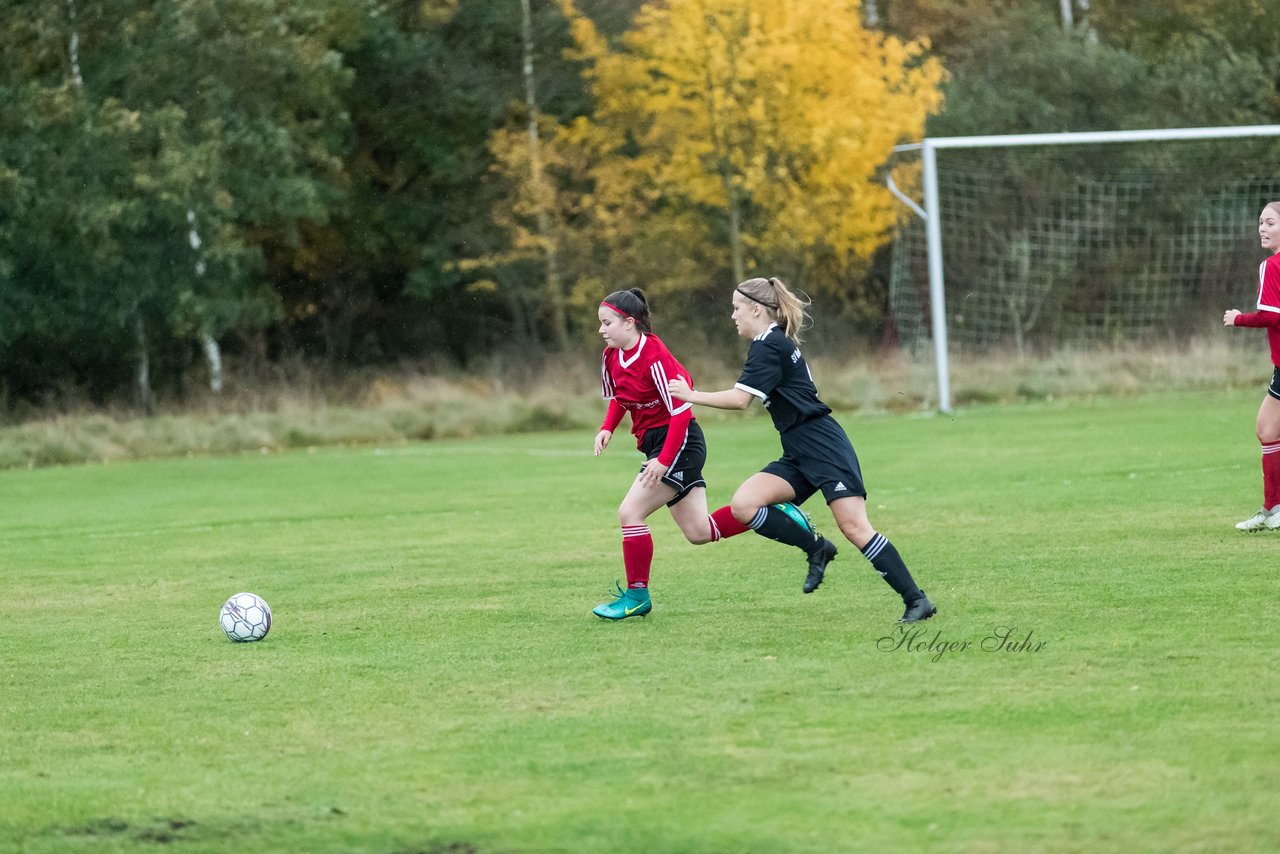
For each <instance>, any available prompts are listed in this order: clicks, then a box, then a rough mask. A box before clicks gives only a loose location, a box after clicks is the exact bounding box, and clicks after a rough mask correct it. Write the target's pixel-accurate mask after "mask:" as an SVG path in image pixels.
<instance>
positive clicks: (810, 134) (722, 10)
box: [559, 0, 943, 284]
mask: <svg viewBox="0 0 1280 854" xmlns="http://www.w3.org/2000/svg"><path fill="white" fill-rule="evenodd" d="M561 7H562V9H563V10H564V12H565V14H566V16H567V17H568V18H569V19H570V21H571V26H572V31H573V35H574V39H575V44H576V45H577V57H576V58H578V59H580V60H585V61H586V62H587V69H588V71H587V73H588V75H589V83H590V87H591V91H592V93H593V95H594V97H595V99H596V108H595V111H594V114H593V115H592V116H591V117H590V119H589V120H582V121H580V122H578V123H577V124H576V125H574V126H572V127H569V128H565V129H563V130H562V133H561V135H560V139H559V144H561V145H572V146H578V147H579V148H581V149H583V150H586V151H590V152H591V157H590V158H589V159H590V160H591V162H592V164H593V165H592V177H593V179H594V182H593V189H592V194H591V198H590V199H589V200H588V203H587V204H586V205H584V207H585V208H588V209H591V210H593V211H594V213H595V216H596V217H597V221H608V220H610V218H611V215H610V211H616V210H633V209H634V207H635V205H636V202H637V201H645V200H647V202H648V204H647V208H648V210H647V214H648V217H649V220H650V221H649V222H648V223H647V224H646V225H644V226H643V227H642V226H641V225H640V224H639V223H635V222H631V223H630V225H629V229H630V231H629V233H630V234H631V235H632V236H633V237H634V236H635V234H636V233H637V232H638V231H641V230H643V231H645V232H647V233H649V234H652V233H655V232H656V233H667V234H670V228H671V225H672V223H673V222H675V221H679V222H681V223H682V229H683V230H684V231H685V234H686V237H688V238H690V239H691V240H702V239H705V240H709V241H711V242H712V243H713V244H714V245H718V246H719V247H720V250H719V251H720V253H721V257H722V258H723V259H724V261H725V262H726V263H725V264H723V265H722V269H724V268H728V269H731V270H732V273H733V275H734V277H735V278H737V279H741V278H744V277H745V275H746V272H747V268H748V266H752V265H756V264H758V263H760V262H762V261H765V260H768V261H773V262H776V261H777V260H778V259H783V258H785V259H788V261H789V262H790V263H791V264H792V265H793V266H794V267H804V266H806V265H809V266H812V264H813V262H814V260H815V259H820V258H821V259H826V264H827V266H831V265H834V266H836V267H840V266H847V265H849V264H856V263H857V262H859V261H865V259H866V258H868V257H869V256H870V254H871V253H872V252H873V251H874V250H875V249H876V247H878V246H879V245H881V244H882V243H883V242H884V240H885V239H886V236H887V234H888V231H889V229H890V226H891V225H892V222H893V219H894V216H895V212H894V211H895V208H894V202H893V199H892V197H891V196H890V195H889V194H888V192H887V191H886V189H885V188H884V186H883V185H882V184H881V183H880V182H879V181H878V180H877V173H878V170H880V169H881V168H882V166H883V164H884V163H885V161H886V160H887V159H888V157H889V155H890V151H891V149H892V147H893V146H894V145H895V144H897V143H899V142H901V141H903V140H914V139H918V138H919V137H920V136H921V135H922V131H923V127H924V122H925V117H926V116H927V115H929V114H930V113H931V112H933V111H935V110H937V109H938V107H939V105H940V103H941V94H940V91H939V86H940V84H941V82H942V79H943V70H942V68H941V66H940V65H939V64H938V62H937V61H936V60H933V59H931V58H929V57H928V56H927V55H926V54H925V47H924V45H923V44H921V43H919V42H903V41H900V40H898V39H895V38H893V37H891V36H886V35H884V34H881V33H877V32H874V31H869V30H867V29H866V28H864V26H863V24H862V15H861V13H860V4H859V3H858V2H856V0H753V2H751V3H743V2H741V0H682V2H679V3H652V4H648V5H645V6H644V7H642V9H641V11H640V12H639V13H638V15H637V17H636V19H635V21H634V23H633V26H632V28H631V29H630V30H629V31H628V32H627V33H626V34H625V35H624V37H623V38H622V39H621V40H620V42H619V43H618V44H616V45H609V44H607V43H606V41H605V40H604V39H603V38H602V37H601V36H600V35H599V33H598V32H597V31H596V29H595V27H594V26H593V25H592V23H591V21H590V20H589V19H588V18H586V17H585V16H584V15H582V14H581V13H579V12H578V10H577V9H576V8H575V7H574V5H573V2H572V0H561ZM655 219H660V220H663V221H665V223H666V224H665V225H664V226H657V227H655V225H656V223H655V222H654V221H653V220H655ZM613 225H614V226H615V227H616V226H618V225H619V223H618V222H616V221H615V222H614V223H613ZM667 246H668V250H669V251H670V249H671V248H672V247H671V246H670V244H667ZM668 257H670V256H669V255H668ZM791 272H792V274H794V272H795V271H794V270H793V271H791ZM651 284H652V282H651Z"/></svg>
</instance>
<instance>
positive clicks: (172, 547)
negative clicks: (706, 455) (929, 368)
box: [0, 391, 1280, 854]
mask: <svg viewBox="0 0 1280 854" xmlns="http://www.w3.org/2000/svg"><path fill="white" fill-rule="evenodd" d="M1256 407H1257V394H1256V391H1250V392H1247V393H1246V392H1227V393H1220V394H1206V393H1195V394H1166V395H1159V396H1151V397H1143V398H1130V399H1124V400H1097V401H1073V402H1063V403H1044V404H1032V405H1024V406H1013V407H986V408H975V409H970V410H964V411H961V412H960V413H959V414H957V415H955V416H954V417H951V416H934V417H927V416H918V415H917V416H879V417H846V418H843V419H842V420H843V421H844V422H845V424H846V426H847V427H848V428H849V430H850V432H851V434H852V435H853V437H854V441H855V444H856V446H857V447H858V449H859V452H860V454H861V455H862V458H863V465H864V471H865V474H866V476H867V479H868V482H869V485H870V488H871V500H870V507H871V518H872V521H873V522H874V523H875V524H876V525H877V527H878V528H879V529H880V530H882V531H883V532H885V533H886V534H887V535H888V536H889V537H891V538H892V539H893V541H894V542H895V544H896V545H897V546H898V547H899V549H900V550H901V552H902V553H903V555H904V556H905V558H906V559H907V561H908V563H909V564H910V565H911V567H912V569H913V571H914V572H915V573H916V576H917V578H918V580H919V581H920V582H921V584H922V586H924V587H925V589H926V590H928V592H929V594H930V596H931V597H932V598H933V599H934V600H935V601H936V602H937V603H938V605H939V607H940V609H941V614H940V616H939V618H938V619H936V620H934V621H932V622H930V623H927V624H924V625H925V626H926V629H925V631H924V632H923V633H922V634H921V635H919V636H918V637H916V638H915V641H914V642H913V643H912V644H911V645H913V646H914V647H915V648H914V649H913V650H908V649H906V648H905V646H906V645H903V646H899V647H898V648H896V649H895V648H889V647H893V645H894V643H895V628H894V625H893V620H894V619H895V618H896V617H897V616H898V614H899V613H900V611H901V606H900V604H899V603H898V602H897V601H896V598H895V597H894V596H893V594H892V593H891V592H890V591H889V589H888V588H887V587H886V586H885V585H884V584H883V583H882V582H881V581H880V580H879V579H878V578H877V577H876V576H875V574H874V573H873V572H871V571H870V569H869V568H868V566H867V564H866V563H865V561H864V560H863V559H862V558H861V557H860V556H859V555H858V554H857V553H856V551H855V550H854V549H853V547H852V546H849V545H846V546H845V547H844V548H842V550H841V555H840V557H839V558H838V559H837V560H836V562H835V563H834V564H833V565H832V569H831V570H830V571H829V573H828V580H827V583H826V584H824V585H823V587H822V589H821V590H819V591H818V592H817V593H815V594H814V595H812V596H803V595H802V594H801V593H800V590H799V588H800V583H801V581H802V579H803V575H804V571H803V566H802V561H801V560H800V559H799V558H798V556H797V555H795V554H793V553H791V552H789V551H788V550H786V549H785V548H783V547H781V546H778V545H777V544H774V543H771V542H768V541H765V540H763V539H761V538H759V537H756V536H754V535H750V534H748V535H744V536H742V537H739V538H737V539H735V540H731V541H729V542H725V543H719V544H715V545H709V546H703V547H696V548H695V547H693V546H691V545H689V544H687V543H685V542H684V541H683V540H682V539H681V538H680V536H679V533H678V531H677V530H676V529H675V526H674V524H673V523H672V522H671V520H670V519H669V518H667V517H666V514H665V513H660V514H656V515H655V516H654V517H653V518H652V519H651V520H650V521H651V524H652V526H653V528H654V536H655V540H656V560H655V566H654V572H653V595H654V601H655V610H654V614H653V616H651V617H649V618H648V619H645V620H635V621H628V622H625V623H621V624H605V623H601V622H600V621H598V620H596V619H595V618H594V617H592V616H591V615H590V609H591V607H593V606H594V605H595V604H597V603H598V602H600V601H603V599H604V598H605V592H606V590H607V588H608V587H609V586H610V585H611V583H612V581H613V579H614V578H615V577H618V576H620V574H621V565H620V558H619V548H618V542H619V537H618V533H617V520H616V515H615V508H616V505H617V503H618V501H619V500H620V498H621V496H622V494H623V492H624V490H625V486H626V484H627V482H628V481H629V479H630V477H631V475H632V473H633V472H634V470H635V466H636V463H637V459H636V456H635V455H634V454H633V453H631V452H630V451H629V448H628V445H627V443H626V442H625V441H623V440H622V439H623V437H621V436H620V437H619V440H620V441H619V442H617V443H615V446H614V447H613V448H611V449H610V451H609V452H608V453H607V454H606V455H605V456H604V457H602V458H600V459H593V458H592V457H591V455H590V444H591V431H586V432H583V433H580V434H578V433H560V434H529V435H524V436H514V437H512V436H507V437H493V438H482V439H473V440H469V441H440V442H435V443H425V444H413V445H399V446H396V447H392V448H388V449H385V450H382V451H378V450H376V449H373V448H360V449H329V450H320V451H314V452H305V451H296V452H289V453H279V454H266V455H263V454H246V455H242V456H234V457H213V458H186V459H170V460H156V461H149V462H129V463H118V464H111V465H90V466H84V467H52V468H44V469H36V470H33V471H25V470H11V471H7V472H0V578H3V581H4V593H5V601H6V607H5V609H4V612H3V616H0V668H2V669H0V850H3V851H19V852H78V851H93V852H101V851H138V850H155V849H156V846H164V847H165V848H166V849H167V850H172V851H228V852H231V851H254V850H257V851H306V852H325V851H334V852H340V851H372V852H437V854H444V852H449V854H465V853H466V852H477V854H480V853H481V852H484V853H485V854H487V852H559V851H565V852H595V851H646V852H649V851H652V852H691V854H692V852H698V853H699V854H701V853H702V852H725V854H730V852H834V851H870V852H877V851H886V850H907V851H913V850H914V851H941V852H989V851H1000V852H1002V851H1010V852H1012V851H1017V852H1022V851H1081V852H1085V851H1089V852H1092V851H1099V850H1108V851H1121V850H1123V851H1173V850H1203V851H1224V852H1226V851H1229V852H1242V851H1272V850H1276V849H1277V848H1278V847H1280V824H1278V822H1277V818H1276V816H1278V815H1280V739H1277V737H1276V725H1277V714H1276V708H1277V705H1278V703H1280V687H1277V682H1276V679H1275V664H1274V661H1275V650H1276V648H1277V646H1280V628H1278V627H1277V616H1280V573H1278V572H1277V570H1276V566H1277V560H1276V555H1277V552H1278V550H1280V534H1275V535H1267V534H1259V535H1252V536H1245V535H1239V534H1237V533H1236V532H1235V531H1234V530H1233V529H1232V527H1231V526H1232V523H1233V522H1235V521H1236V520H1238V519H1239V518H1243V516H1244V515H1247V513H1248V512H1250V511H1252V510H1253V508H1254V507H1255V506H1256V505H1257V504H1258V503H1259V497H1260V484H1259V480H1260V475H1259V466H1258V462H1257V460H1258V450H1257V445H1256V441H1255V440H1254V439H1253V436H1252V423H1253V415H1254V412H1255V411H1256ZM707 433H708V440H709V443H710V446H711V453H712V459H711V462H710V465H709V467H708V470H707V475H708V479H709V481H710V483H711V489H710V498H711V500H712V502H713V506H715V505H716V504H718V503H721V502H723V501H724V500H726V499H727V498H728V496H729V494H730V493H731V491H732V489H733V487H734V486H736V484H737V483H738V482H739V481H740V480H741V479H742V478H743V477H745V476H746V475H747V474H749V473H750V472H752V471H754V470H755V469H756V468H758V467H759V466H760V465H762V464H763V463H765V462H766V461H768V460H769V459H771V458H772V457H773V455H774V454H775V453H776V441H777V440H776V436H775V435H774V434H773V432H772V430H771V428H770V427H769V425H768V422H767V421H765V420H764V419H762V418H759V417H756V418H750V417H740V418H738V419H708V421H707ZM810 509H811V510H814V511H815V517H816V519H817V521H818V522H819V525H820V527H824V528H826V529H828V530H830V528H831V524H830V517H829V515H828V514H827V513H826V511H825V509H824V508H822V507H821V505H818V506H816V507H811V508H810ZM242 589H247V590H253V591H254V592H257V593H259V594H260V595H262V596H263V597H264V598H266V600H267V601H268V602H270V603H271V605H272V607H273V609H274V612H275V625H274V627H273V629H272V632H271V634H270V636H269V637H268V638H267V639H266V640H265V641H264V642H262V643H258V644H244V645H234V644H231V643H229V642H228V641H226V640H225V639H224V638H223V637H222V635H221V633H220V631H219V630H218V628H217V626H216V616H217V610H218V606H219V605H220V604H221V603H222V601H223V599H225V598H226V597H227V596H229V595H231V594H232V593H235V592H238V591H239V590H242ZM1001 626H1004V627H1011V628H1014V629H1016V633H1015V635H1014V638H1013V639H1014V640H1015V641H1024V640H1029V642H1030V647H1029V648H1027V649H1023V650H1019V651H1009V650H1002V651H992V650H984V649H982V643H983V640H984V639H985V638H987V637H988V636H990V635H992V633H993V632H994V631H996V629H997V627H1001ZM886 638H887V639H888V640H885V639H886ZM928 641H933V651H930V650H929V649H921V647H922V646H925V645H926V643H927V642H928ZM965 642H968V643H969V645H970V646H969V648H968V649H951V650H950V651H948V652H945V653H943V654H942V655H941V656H938V655H937V652H936V651H937V650H938V649H939V644H942V643H951V644H955V645H957V646H958V645H960V644H963V643H965ZM1035 644H1040V645H1041V646H1040V647H1039V648H1038V649H1036V648H1035V647H1034V645H1035ZM935 659H936V660H935Z"/></svg>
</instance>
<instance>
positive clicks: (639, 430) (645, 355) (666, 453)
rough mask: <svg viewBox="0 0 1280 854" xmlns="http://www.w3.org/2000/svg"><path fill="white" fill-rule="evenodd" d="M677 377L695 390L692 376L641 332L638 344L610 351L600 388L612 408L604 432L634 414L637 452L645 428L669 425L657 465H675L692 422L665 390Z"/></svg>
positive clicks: (658, 342)
mask: <svg viewBox="0 0 1280 854" xmlns="http://www.w3.org/2000/svg"><path fill="white" fill-rule="evenodd" d="M676 377H683V378H684V380H685V382H687V383H689V387H690V388H692V387H693V378H692V377H690V376H689V372H688V371H686V370H685V369H684V366H683V365H681V364H680V363H679V362H677V361H676V357H675V356H673V355H671V351H670V350H668V349H667V345H666V344H663V343H662V341H661V340H659V338H658V336H656V335H647V334H643V333H642V334H641V335H640V342H639V343H638V344H636V346H635V348H634V349H632V350H630V351H627V352H623V351H622V350H619V349H618V348H617V347H606V348H605V350H604V355H603V357H602V358H601V361H600V385H601V393H602V394H603V395H604V399H605V400H608V401H610V405H609V414H608V415H607V416H606V417H605V423H604V424H603V425H602V426H603V429H606V430H612V429H613V428H614V427H617V426H618V422H619V421H621V420H622V413H623V411H626V412H630V413H631V432H632V434H633V435H634V436H635V437H636V447H637V448H639V447H640V442H641V440H642V439H643V438H644V434H645V432H646V431H647V430H652V429H654V428H655V427H666V426H668V425H669V426H670V430H669V431H668V432H667V438H666V441H665V442H663V445H662V452H661V453H660V454H659V455H658V461H659V462H660V463H662V464H663V465H671V462H672V460H674V459H675V454H676V451H677V450H679V448H680V446H681V445H682V444H683V443H684V439H685V434H686V433H687V432H688V430H689V422H690V421H691V420H693V413H692V407H691V405H690V404H688V403H685V402H684V401H680V400H676V399H675V398H674V397H672V396H671V395H670V393H668V392H667V380H668V379H675V378H676ZM611 421H612V422H613V423H612V424H611V423H610V422H611Z"/></svg>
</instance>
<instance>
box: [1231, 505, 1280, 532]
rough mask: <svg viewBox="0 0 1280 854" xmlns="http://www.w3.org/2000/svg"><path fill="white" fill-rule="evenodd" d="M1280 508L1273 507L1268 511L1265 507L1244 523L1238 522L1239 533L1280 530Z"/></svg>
mask: <svg viewBox="0 0 1280 854" xmlns="http://www.w3.org/2000/svg"><path fill="white" fill-rule="evenodd" d="M1277 511H1280V507H1273V508H1272V509H1270V510H1268V509H1267V508H1265V507H1260V508H1258V512H1257V513H1254V514H1253V515H1252V516H1250V517H1249V518H1248V519H1245V520H1244V521H1243V522H1236V530H1237V531H1262V530H1275V529H1276V528H1280V512H1277Z"/></svg>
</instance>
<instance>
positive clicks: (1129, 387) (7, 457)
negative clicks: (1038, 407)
mask: <svg viewBox="0 0 1280 854" xmlns="http://www.w3.org/2000/svg"><path fill="white" fill-rule="evenodd" d="M1258 343H1259V342H1258V341H1256V340H1250V341H1249V342H1247V343H1242V342H1240V341H1236V340H1232V339H1230V338H1228V337H1224V338H1222V339H1206V340H1202V341H1193V342H1189V343H1188V344H1187V345H1186V346H1184V347H1181V348H1174V347H1161V348H1147V349H1132V350H1105V351H1104V350H1095V351H1078V352H1069V351H1064V352H1058V353H1054V354H1051V355H1045V356H1038V357H1034V358H1031V357H1028V358H1017V357H1016V356H1011V355H1009V354H986V355H982V356H964V355H961V356H957V357H955V358H954V359H953V362H952V373H951V388H952V399H953V403H954V404H955V405H956V406H960V407H963V406H973V405H979V404H986V403H1008V402H1016V401H1032V400H1053V399H1062V398H1071V397H1090V396H1100V395H1107V396H1111V395H1129V394H1141V393H1144V392H1151V391H1168V390H1189V389H1203V388H1214V387H1221V388H1229V387H1241V386H1250V385H1256V386H1257V387H1258V394H1259V396H1261V395H1262V394H1263V391H1264V386H1265V383H1266V381H1267V379H1268V377H1269V375H1270V366H1269V365H1268V364H1267V359H1266V355H1265V351H1263V350H1261V348H1260V347H1259V346H1252V345H1257V344H1258ZM596 358H597V357H596V356H594V355H586V356H583V357H582V358H581V359H580V360H578V361H580V364H569V365H566V364H565V363H564V362H563V361H559V362H557V363H555V364H556V366H555V367H553V368H548V367H545V366H539V365H537V364H534V363H512V364H507V365H502V366H497V367H494V366H490V367H489V368H487V369H485V370H483V371H481V372H478V373H475V374H468V375H464V374H457V373H445V372H441V371H434V370H426V369H414V368H402V369H399V370H395V371H384V372H380V373H374V374H368V373H366V374H348V375H345V376H343V377H342V378H340V379H337V380H329V381H326V380H325V379H324V378H323V376H322V375H320V374H316V373H312V372H307V371H305V370H302V369H295V370H293V371H291V373H290V374H289V375H288V376H285V377H281V378H279V379H278V380H276V381H257V382H255V383H253V384H252V385H251V386H243V387H233V388H231V389H229V390H228V391H227V392H226V393H225V394H224V395H221V396H218V397H213V396H211V395H204V396H197V397H194V398H191V399H188V400H186V401H185V402H183V403H182V404H180V405H170V406H169V407H168V408H166V409H163V410H161V411H160V412H158V413H157V414H155V415H153V416H151V417H140V416H138V415H136V414H134V413H131V412H129V411H127V410H124V409H118V410H112V411H103V410H94V409H90V408H88V407H82V408H80V409H78V410H74V411H64V412H62V413H59V414H55V415H49V416H45V417H38V418H33V419H29V420H27V421H25V422H24V423H21V424H17V425H13V426H7V427H2V428H0V468H15V467H27V468H34V467H38V466H48V465H62V464H73V463H84V462H99V463H107V462H112V461H117V460H127V459H139V458H144V457H155V456H182V455H189V454H192V455H194V454H231V453H243V452H255V453H271V452H276V451H283V450H289V449H293V448H304V447H316V446H324V445H343V444H346V445H356V444H361V445H394V444H399V443H407V442H416V441H426V440H431V439H442V438H465V437H468V436H477V435H485V434H498V433H521V432H533V431H542V430H570V429H572V430H583V431H584V432H588V433H589V432H591V431H593V429H594V428H595V427H596V426H597V425H598V424H599V423H600V418H601V415H602V412H603V409H604V407H603V404H602V402H601V400H600V397H599V389H598V385H597V376H598V367H597V363H596V361H595V359H596ZM810 362H811V366H812V369H813V372H814V375H815V377H816V378H817V380H818V386H819V390H820V392H821V394H822V396H823V399H824V400H826V401H827V403H828V404H830V405H831V406H832V408H833V409H836V410H837V411H843V412H863V413H890V412H904V411H927V410H931V409H935V408H936V407H937V404H938V400H937V381H936V376H935V373H934V370H935V369H934V362H933V358H932V355H931V354H928V353H925V354H921V355H919V356H917V357H912V356H910V355H909V354H907V353H905V352H902V351H894V352H890V353H880V354H873V355H860V356H850V357H845V358H836V357H832V356H823V355H815V356H811V357H810ZM686 364H687V366H688V367H689V368H690V370H691V371H692V372H693V373H694V376H695V378H696V379H697V385H698V387H699V388H703V389H712V388H724V387H727V386H729V385H731V384H732V383H733V381H734V380H735V379H736V377H737V369H738V367H739V366H738V365H737V364H732V365H730V364H725V363H721V362H705V363H698V362H697V361H696V360H686ZM759 414H760V413H758V412H757V415H759ZM699 417H703V418H707V419H717V418H721V417H741V416H740V415H736V414H733V415H724V414H720V413H716V412H714V411H709V410H702V411H701V412H700V415H699Z"/></svg>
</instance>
